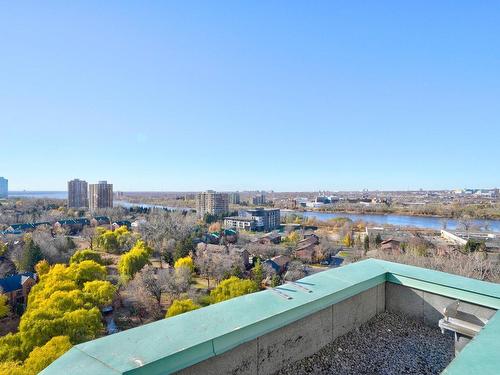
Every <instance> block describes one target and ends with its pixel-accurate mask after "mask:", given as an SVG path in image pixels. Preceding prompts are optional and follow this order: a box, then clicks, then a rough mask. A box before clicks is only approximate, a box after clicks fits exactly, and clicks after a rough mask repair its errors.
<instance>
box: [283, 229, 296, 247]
mask: <svg viewBox="0 0 500 375" xmlns="http://www.w3.org/2000/svg"><path fill="white" fill-rule="evenodd" d="M299 241H300V234H299V233H298V232H297V231H293V232H291V233H290V234H289V235H288V236H286V237H285V239H284V240H283V243H285V244H288V245H291V246H296V245H297V243H298V242H299Z"/></svg>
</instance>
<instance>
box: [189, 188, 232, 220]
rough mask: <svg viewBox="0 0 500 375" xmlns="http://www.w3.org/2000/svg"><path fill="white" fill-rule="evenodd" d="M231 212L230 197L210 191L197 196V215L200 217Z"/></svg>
mask: <svg viewBox="0 0 500 375" xmlns="http://www.w3.org/2000/svg"><path fill="white" fill-rule="evenodd" d="M228 212H229V196H228V194H227V193H217V192H215V191H213V190H208V191H206V192H203V193H198V194H196V213H197V214H198V216H199V217H202V216H203V215H205V214H211V215H222V214H225V213H228Z"/></svg>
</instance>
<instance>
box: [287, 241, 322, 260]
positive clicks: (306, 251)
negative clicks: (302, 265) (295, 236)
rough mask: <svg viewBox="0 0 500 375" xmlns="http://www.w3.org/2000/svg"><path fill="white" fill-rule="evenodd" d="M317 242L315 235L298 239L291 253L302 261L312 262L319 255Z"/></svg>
mask: <svg viewBox="0 0 500 375" xmlns="http://www.w3.org/2000/svg"><path fill="white" fill-rule="evenodd" d="M318 243H319V238H318V237H317V236H316V235H310V236H308V237H307V238H304V239H303V240H301V241H299V243H298V244H297V247H296V248H295V250H294V253H293V255H294V256H295V258H297V259H300V260H302V261H304V262H308V263H312V262H314V261H317V260H318V258H319V257H320V255H321V254H320V250H319V247H318Z"/></svg>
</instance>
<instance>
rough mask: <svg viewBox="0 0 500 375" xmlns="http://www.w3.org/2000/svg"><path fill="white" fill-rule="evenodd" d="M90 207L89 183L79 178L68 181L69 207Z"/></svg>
mask: <svg viewBox="0 0 500 375" xmlns="http://www.w3.org/2000/svg"><path fill="white" fill-rule="evenodd" d="M88 206H89V199H88V184H87V181H83V180H79V179H78V178H76V179H74V180H71V181H68V207H70V208H87V207H88Z"/></svg>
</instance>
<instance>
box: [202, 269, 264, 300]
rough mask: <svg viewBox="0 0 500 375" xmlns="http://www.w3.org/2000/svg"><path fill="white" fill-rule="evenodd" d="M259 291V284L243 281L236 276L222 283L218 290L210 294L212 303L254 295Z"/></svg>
mask: <svg viewBox="0 0 500 375" xmlns="http://www.w3.org/2000/svg"><path fill="white" fill-rule="evenodd" d="M257 290H258V287H257V284H255V282H254V281H252V280H243V279H239V278H237V277H235V276H231V277H230V278H229V279H226V280H223V281H221V283H220V284H219V285H218V286H217V288H215V289H213V290H212V291H211V292H210V300H211V303H217V302H222V301H226V300H228V299H231V298H234V297H239V296H243V295H245V294H248V293H253V292H256V291H257Z"/></svg>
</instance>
